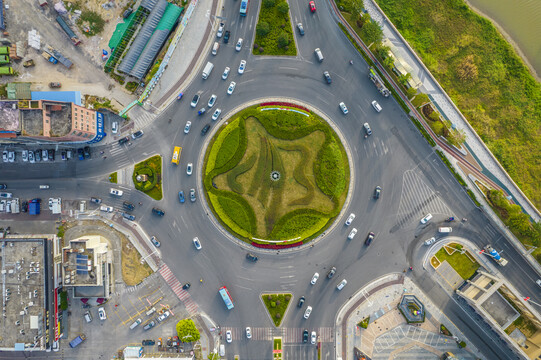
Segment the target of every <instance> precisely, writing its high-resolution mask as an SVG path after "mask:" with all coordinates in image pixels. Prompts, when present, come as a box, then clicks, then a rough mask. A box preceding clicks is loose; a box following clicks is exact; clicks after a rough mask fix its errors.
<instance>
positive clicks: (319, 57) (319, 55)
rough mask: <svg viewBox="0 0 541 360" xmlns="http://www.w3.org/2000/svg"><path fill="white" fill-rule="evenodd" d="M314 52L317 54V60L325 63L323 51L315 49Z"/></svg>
mask: <svg viewBox="0 0 541 360" xmlns="http://www.w3.org/2000/svg"><path fill="white" fill-rule="evenodd" d="M314 52H315V53H316V56H317V59H318V61H319V62H322V61H323V54H322V53H321V50H320V49H319V48H317V49H315V50H314Z"/></svg>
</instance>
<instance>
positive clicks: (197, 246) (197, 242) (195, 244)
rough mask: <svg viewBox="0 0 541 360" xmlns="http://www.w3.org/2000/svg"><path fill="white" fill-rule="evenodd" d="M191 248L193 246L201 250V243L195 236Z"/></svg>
mask: <svg viewBox="0 0 541 360" xmlns="http://www.w3.org/2000/svg"><path fill="white" fill-rule="evenodd" d="M193 246H195V248H196V249H197V250H201V242H200V241H199V238H198V237H197V236H196V237H194V238H193Z"/></svg>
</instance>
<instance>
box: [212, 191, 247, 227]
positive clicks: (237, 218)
mask: <svg viewBox="0 0 541 360" xmlns="http://www.w3.org/2000/svg"><path fill="white" fill-rule="evenodd" d="M217 199H218V202H219V203H220V206H221V207H222V210H223V211H224V213H225V215H226V216H227V217H229V219H231V221H233V222H234V223H235V224H237V225H238V226H239V227H240V228H242V229H244V230H246V231H247V232H249V233H252V232H253V231H254V230H255V228H254V227H252V224H251V222H250V215H249V214H247V213H246V212H247V210H248V207H249V209H252V208H251V207H250V206H248V207H246V204H244V205H243V204H242V202H239V199H233V198H232V197H229V196H223V195H221V196H218V198H217ZM241 199H242V198H241ZM242 200H243V201H245V200H244V199H242ZM253 217H254V219H255V216H253Z"/></svg>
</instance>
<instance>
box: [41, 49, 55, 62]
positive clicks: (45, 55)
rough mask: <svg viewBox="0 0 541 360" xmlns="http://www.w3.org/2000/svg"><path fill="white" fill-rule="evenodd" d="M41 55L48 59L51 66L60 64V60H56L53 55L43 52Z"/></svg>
mask: <svg viewBox="0 0 541 360" xmlns="http://www.w3.org/2000/svg"><path fill="white" fill-rule="evenodd" d="M41 55H42V56H43V57H44V58H45V59H47V61H48V62H50V63H51V64H58V60H56V59H55V57H54V56H52V55H51V54H49V53H48V52H45V51H44V52H42V53H41Z"/></svg>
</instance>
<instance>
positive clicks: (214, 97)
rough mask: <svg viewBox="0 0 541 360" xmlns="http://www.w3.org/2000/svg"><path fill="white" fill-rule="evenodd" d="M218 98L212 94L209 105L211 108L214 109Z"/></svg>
mask: <svg viewBox="0 0 541 360" xmlns="http://www.w3.org/2000/svg"><path fill="white" fill-rule="evenodd" d="M217 98H218V96H216V95H214V94H212V96H211V97H210V99H209V102H208V104H207V105H208V106H209V108H211V107H213V106H214V104H216V99H217Z"/></svg>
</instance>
